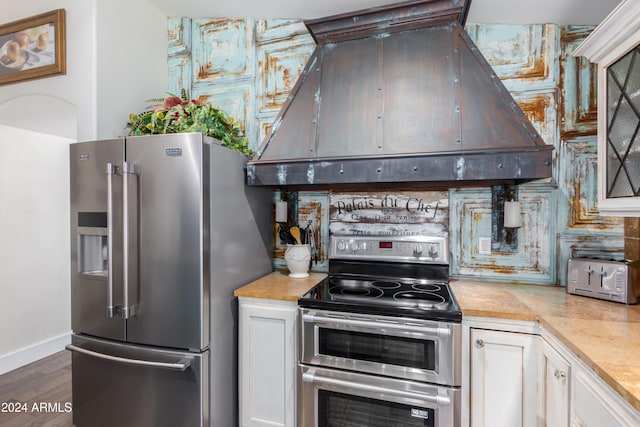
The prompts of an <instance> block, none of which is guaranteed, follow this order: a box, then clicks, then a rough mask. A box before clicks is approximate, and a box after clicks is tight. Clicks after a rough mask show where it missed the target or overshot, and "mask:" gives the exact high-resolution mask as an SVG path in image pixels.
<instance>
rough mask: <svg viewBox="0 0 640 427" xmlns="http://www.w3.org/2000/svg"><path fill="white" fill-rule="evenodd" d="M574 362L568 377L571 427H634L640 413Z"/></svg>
mask: <svg viewBox="0 0 640 427" xmlns="http://www.w3.org/2000/svg"><path fill="white" fill-rule="evenodd" d="M578 363H579V362H576V365H574V366H575V368H574V369H573V371H574V375H573V377H572V389H573V390H572V399H571V401H572V411H571V426H572V427H602V426H607V427H638V426H640V413H638V411H636V410H635V409H634V408H632V407H631V405H629V404H628V402H627V401H625V400H623V399H622V398H621V397H620V396H619V395H618V394H617V393H615V392H614V391H613V390H612V389H611V388H610V387H609V386H608V385H607V384H605V383H604V381H602V380H601V379H600V378H599V377H597V376H596V375H595V374H594V373H593V372H592V371H591V370H589V369H587V368H586V367H584V366H579V365H578Z"/></svg>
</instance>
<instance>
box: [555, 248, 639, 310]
mask: <svg viewBox="0 0 640 427" xmlns="http://www.w3.org/2000/svg"><path fill="white" fill-rule="evenodd" d="M639 264H640V263H639V262H637V261H610V260H603V259H593V258H571V259H569V265H568V270H567V292H568V293H570V294H576V295H583V296H587V297H592V298H599V299H604V300H608V301H615V302H621V303H624V304H636V303H637V302H638V297H640V289H638V286H639V285H640V280H639V278H638V273H639V272H640V268H639Z"/></svg>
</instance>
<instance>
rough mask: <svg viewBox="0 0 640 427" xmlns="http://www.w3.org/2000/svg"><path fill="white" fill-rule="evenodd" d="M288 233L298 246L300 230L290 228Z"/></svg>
mask: <svg viewBox="0 0 640 427" xmlns="http://www.w3.org/2000/svg"><path fill="white" fill-rule="evenodd" d="M289 233H291V235H292V236H293V238H294V239H296V243H297V244H300V228H298V227H291V228H290V229H289Z"/></svg>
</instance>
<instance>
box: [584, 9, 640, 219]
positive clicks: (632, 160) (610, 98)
mask: <svg viewBox="0 0 640 427" xmlns="http://www.w3.org/2000/svg"><path fill="white" fill-rule="evenodd" d="M638 46H640V2H638V0H623V1H622V2H621V3H620V4H619V5H618V7H616V8H615V9H614V10H613V12H611V14H610V15H609V16H608V17H607V18H606V19H605V20H604V21H602V23H601V24H600V25H598V26H597V27H596V28H595V29H594V30H593V32H592V33H591V34H590V35H589V37H587V38H586V39H585V40H584V42H582V44H581V45H580V46H579V47H578V48H577V49H576V50H575V51H574V52H573V55H575V56H585V57H586V58H587V59H589V61H591V62H593V63H597V64H598V209H599V211H600V214H601V215H611V216H640V188H639V187H640V168H638V164H640V135H638V134H636V126H637V124H638V120H639V119H640V111H639V110H638V108H637V105H638V103H639V102H640V92H639V91H638V90H637V88H638V86H639V85H640V67H637V66H633V67H630V64H633V62H634V60H635V59H634V58H633V56H634V55H635V54H636V53H634V50H636V51H637V47H638Z"/></svg>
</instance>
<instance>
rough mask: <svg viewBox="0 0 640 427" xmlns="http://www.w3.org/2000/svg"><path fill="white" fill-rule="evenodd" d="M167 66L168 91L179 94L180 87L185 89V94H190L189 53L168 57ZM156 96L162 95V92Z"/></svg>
mask: <svg viewBox="0 0 640 427" xmlns="http://www.w3.org/2000/svg"><path fill="white" fill-rule="evenodd" d="M168 68H169V85H168V92H169V93H171V94H174V95H178V96H180V93H181V91H182V89H185V90H186V92H187V94H188V95H190V96H191V86H192V80H191V77H192V74H191V55H189V56H172V57H169V61H168ZM158 96H164V94H159V95H158Z"/></svg>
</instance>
